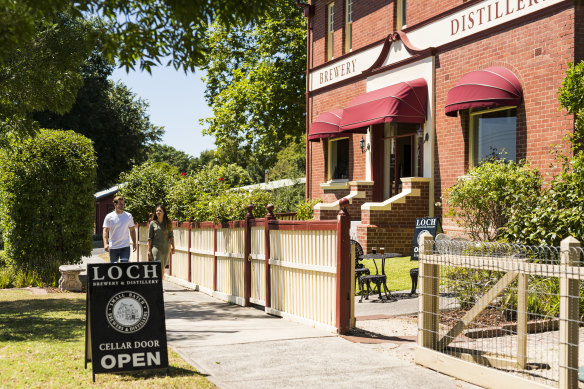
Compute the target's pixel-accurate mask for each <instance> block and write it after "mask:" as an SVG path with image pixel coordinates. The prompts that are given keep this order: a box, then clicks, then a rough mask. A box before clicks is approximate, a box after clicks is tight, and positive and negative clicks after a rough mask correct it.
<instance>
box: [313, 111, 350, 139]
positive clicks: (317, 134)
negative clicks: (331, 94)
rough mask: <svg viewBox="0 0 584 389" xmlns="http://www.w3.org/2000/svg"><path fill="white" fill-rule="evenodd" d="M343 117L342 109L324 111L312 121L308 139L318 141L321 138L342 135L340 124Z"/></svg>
mask: <svg viewBox="0 0 584 389" xmlns="http://www.w3.org/2000/svg"><path fill="white" fill-rule="evenodd" d="M342 117H343V110H342V109H335V110H334V111H331V112H323V113H321V114H320V115H318V117H317V118H316V119H315V120H314V121H313V122H312V124H311V125H310V130H309V131H308V140H311V141H317V140H319V139H321V138H333V137H338V136H340V135H341V134H340V129H339V124H340V122H341V118H342Z"/></svg>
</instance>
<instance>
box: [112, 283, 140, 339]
mask: <svg viewBox="0 0 584 389" xmlns="http://www.w3.org/2000/svg"><path fill="white" fill-rule="evenodd" d="M105 314H106V318H107V321H108V323H109V324H110V325H111V326H112V327H113V328H114V329H115V330H116V331H118V332H122V333H124V334H128V333H133V332H136V331H139V330H141V329H142V328H143V327H144V326H145V325H146V323H147V322H148V318H149V317H150V308H149V307H148V303H147V302H146V299H144V297H142V296H141V295H139V294H138V293H136V292H130V291H124V292H120V293H117V294H115V295H114V296H113V297H112V298H111V299H110V300H109V301H108V303H107V306H106V308H105Z"/></svg>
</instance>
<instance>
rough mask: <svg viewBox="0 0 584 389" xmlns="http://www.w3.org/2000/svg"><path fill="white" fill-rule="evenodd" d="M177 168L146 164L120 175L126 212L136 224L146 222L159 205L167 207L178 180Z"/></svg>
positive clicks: (158, 163) (159, 164) (121, 191)
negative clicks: (169, 196)
mask: <svg viewBox="0 0 584 389" xmlns="http://www.w3.org/2000/svg"><path fill="white" fill-rule="evenodd" d="M178 176H179V173H178V169H177V168H176V167H175V166H171V165H169V164H167V163H164V162H146V163H143V164H142V165H136V166H134V167H133V168H132V170H130V171H129V172H126V173H122V174H121V175H120V182H122V187H121V188H120V191H119V194H120V195H122V196H124V199H125V205H126V207H125V208H126V211H127V212H129V213H131V214H132V217H133V218H134V221H135V222H145V221H147V220H148V218H149V217H150V213H151V212H154V208H155V207H156V205H158V204H164V205H167V204H166V203H167V201H168V194H169V193H170V191H171V188H172V187H173V186H174V183H175V182H176V180H177V179H178Z"/></svg>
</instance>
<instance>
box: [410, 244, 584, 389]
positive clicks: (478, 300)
mask: <svg viewBox="0 0 584 389" xmlns="http://www.w3.org/2000/svg"><path fill="white" fill-rule="evenodd" d="M423 239H424V241H423V242H421V246H422V249H421V250H420V251H421V255H420V299H421V302H420V326H419V331H420V333H419V343H420V345H421V346H422V349H421V351H420V353H418V354H417V355H416V359H417V361H418V362H419V363H421V364H424V365H428V366H429V367H432V368H436V369H438V370H442V371H444V372H446V373H448V374H451V375H455V376H459V377H460V378H463V379H467V380H468V377H465V375H469V374H470V375H471V376H474V377H477V373H476V371H480V372H481V374H483V375H486V377H488V378H487V379H486V380H485V376H481V380H480V381H478V382H476V383H477V384H480V385H483V386H484V385H486V386H489V387H490V386H493V387H520V386H522V385H525V386H526V387H534V386H535V387H537V386H543V387H558V386H559V387H561V388H576V387H579V386H580V387H584V385H582V383H581V382H579V381H578V367H579V366H584V355H582V354H584V353H579V348H580V347H579V346H580V344H581V342H580V340H579V339H582V338H583V336H582V335H584V332H583V331H584V327H583V324H584V323H583V315H584V299H583V298H582V297H584V284H583V280H584V267H583V265H584V251H583V250H582V248H581V247H580V243H579V242H578V241H577V240H575V239H574V238H568V239H565V240H564V241H562V246H561V247H544V246H541V247H534V246H522V245H512V244H501V243H490V242H470V241H465V240H458V239H448V238H447V237H445V236H443V235H442V236H439V237H437V239H436V240H433V238H432V237H431V235H429V234H428V235H426V236H425V237H424V238H423ZM424 351H427V352H426V353H425V352H424ZM446 357H448V358H446ZM445 358H446V359H445ZM445 361H446V362H445ZM473 369H475V370H476V371H475V370H473ZM473 371H475V372H474V373H471V372H473ZM461 375H462V376H461ZM471 378H472V377H471ZM471 381H473V380H472V379H471Z"/></svg>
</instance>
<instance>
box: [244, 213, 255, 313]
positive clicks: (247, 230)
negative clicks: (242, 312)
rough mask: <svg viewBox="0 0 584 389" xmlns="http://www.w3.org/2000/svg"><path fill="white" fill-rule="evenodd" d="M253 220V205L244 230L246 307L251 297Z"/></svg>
mask: <svg viewBox="0 0 584 389" xmlns="http://www.w3.org/2000/svg"><path fill="white" fill-rule="evenodd" d="M252 220H253V205H248V206H247V213H246V214H245V227H244V228H243V233H244V238H243V299H244V304H243V305H244V306H245V307H248V306H249V299H250V297H251V221H252Z"/></svg>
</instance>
